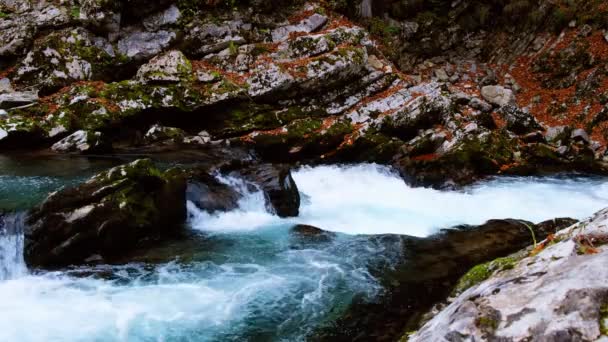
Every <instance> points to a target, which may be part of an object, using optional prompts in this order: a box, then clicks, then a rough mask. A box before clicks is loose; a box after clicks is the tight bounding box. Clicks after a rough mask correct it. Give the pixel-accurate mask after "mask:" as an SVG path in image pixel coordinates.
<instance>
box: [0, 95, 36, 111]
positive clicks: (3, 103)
mask: <svg viewBox="0 0 608 342" xmlns="http://www.w3.org/2000/svg"><path fill="white" fill-rule="evenodd" d="M37 101H38V92H36V91H22V92H13V93H4V94H0V109H10V108H14V107H20V106H26V105H29V104H31V103H35V102H37Z"/></svg>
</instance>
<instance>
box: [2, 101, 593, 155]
mask: <svg viewBox="0 0 608 342" xmlns="http://www.w3.org/2000/svg"><path fill="white" fill-rule="evenodd" d="M0 96H1V95H0ZM570 138H571V139H572V141H575V142H581V143H583V144H585V145H589V144H590V143H591V138H589V134H587V132H585V130H584V129H582V128H577V129H575V130H573V131H572V134H570Z"/></svg>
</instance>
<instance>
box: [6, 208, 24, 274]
mask: <svg viewBox="0 0 608 342" xmlns="http://www.w3.org/2000/svg"><path fill="white" fill-rule="evenodd" d="M24 221H25V215H24V214H23V213H17V214H5V215H4V216H0V281H3V280H9V279H15V278H17V277H20V276H22V275H24V274H25V273H26V272H27V267H26V266H25V261H24V260H23V225H24Z"/></svg>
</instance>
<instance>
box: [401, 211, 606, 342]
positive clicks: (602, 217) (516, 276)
mask: <svg viewBox="0 0 608 342" xmlns="http://www.w3.org/2000/svg"><path fill="white" fill-rule="evenodd" d="M607 223H608V210H606V209H605V210H602V211H600V212H598V213H596V214H595V215H594V216H593V217H592V218H591V219H589V220H587V221H585V222H582V223H580V224H575V225H573V226H571V227H569V228H567V229H564V230H561V231H559V232H558V233H556V234H555V235H554V236H552V237H551V239H549V240H547V241H543V242H541V243H540V244H539V246H540V247H537V248H536V249H534V251H533V252H532V253H530V252H529V250H528V251H525V252H523V253H519V254H517V255H515V256H512V257H511V258H512V259H513V260H512V262H511V266H510V267H508V268H505V269H498V270H493V271H490V272H489V273H488V277H487V280H485V279H484V280H482V281H480V282H478V283H476V284H474V285H473V286H471V287H470V288H469V289H467V290H466V291H465V292H464V293H462V294H460V295H459V296H458V297H457V298H455V299H453V300H452V301H451V304H449V305H448V306H447V307H446V308H445V309H443V310H441V311H440V312H439V313H438V314H437V315H435V317H434V318H433V319H432V320H430V321H429V322H428V323H426V324H425V325H424V326H423V327H422V328H421V329H420V330H419V331H418V332H417V333H416V334H414V335H413V336H411V337H410V341H430V340H432V341H434V340H443V339H445V338H447V337H448V336H461V337H462V338H463V339H475V340H477V339H480V340H481V339H483V340H486V339H487V340H494V339H502V340H513V341H519V340H527V339H530V340H539V341H540V340H542V341H562V340H568V341H572V340H577V341H578V340H580V341H595V340H597V339H600V338H601V336H602V335H603V329H604V328H603V327H604V324H605V323H606V321H608V319H607V318H606V315H605V311H604V307H605V305H606V304H608V287H607V286H606V281H608V272H607V271H606V268H605V267H604V265H605V263H606V262H607V261H608V252H607V251H606V249H607V246H606V243H607V242H608V230H607V229H606V227H607V225H606V224H607ZM489 312H492V313H493V314H492V315H488V313H489Z"/></svg>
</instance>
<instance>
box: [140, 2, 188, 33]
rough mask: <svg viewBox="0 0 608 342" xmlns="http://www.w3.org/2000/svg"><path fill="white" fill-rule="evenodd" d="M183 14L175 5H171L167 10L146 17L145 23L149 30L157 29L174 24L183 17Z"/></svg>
mask: <svg viewBox="0 0 608 342" xmlns="http://www.w3.org/2000/svg"><path fill="white" fill-rule="evenodd" d="M181 16H182V14H181V12H180V10H179V8H177V6H175V5H171V6H170V7H169V8H167V9H166V10H164V11H162V12H160V13H157V14H153V15H151V16H149V17H148V18H146V19H144V21H143V24H144V27H145V28H146V29H148V31H156V30H159V29H161V28H163V27H164V26H167V25H172V24H175V23H177V21H178V20H179V19H180V18H181Z"/></svg>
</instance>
